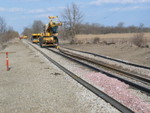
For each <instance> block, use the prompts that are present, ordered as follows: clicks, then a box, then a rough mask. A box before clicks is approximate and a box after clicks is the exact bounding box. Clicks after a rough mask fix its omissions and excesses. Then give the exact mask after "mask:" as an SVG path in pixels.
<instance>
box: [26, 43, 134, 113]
mask: <svg viewBox="0 0 150 113" xmlns="http://www.w3.org/2000/svg"><path fill="white" fill-rule="evenodd" d="M28 44H29V45H30V46H32V47H33V48H34V49H36V50H37V51H38V52H40V53H41V54H42V55H43V56H44V57H45V58H47V59H48V60H49V61H50V62H52V63H53V64H55V65H56V66H57V67H59V68H60V69H61V70H62V71H64V72H65V73H66V74H68V75H69V76H70V77H72V78H73V79H74V80H75V81H77V82H78V83H80V84H81V85H83V86H84V87H85V88H87V89H88V90H90V91H91V92H93V93H94V94H96V95H97V96H98V97H100V98H102V99H104V100H105V101H106V102H108V103H110V104H111V105H112V106H114V107H115V108H116V109H118V110H119V111H121V112H123V113H133V111H132V110H130V109H129V108H128V107H126V106H124V105H123V104H121V103H120V102H118V101H117V100H115V99H113V98H112V97H110V96H108V95H107V94H105V93H104V92H102V91H101V90H99V89H97V88H96V87H94V86H93V85H91V84H89V83H88V82H86V81H85V80H83V79H81V78H80V77H78V76H77V75H75V74H74V73H73V72H71V71H69V70H68V69H66V68H65V67H64V66H62V65H61V64H59V63H58V62H56V61H54V60H53V59H52V58H51V57H49V56H48V55H47V54H46V53H44V52H43V51H41V50H40V49H37V48H36V47H35V46H33V45H32V44H30V43H28ZM48 50H51V51H53V52H54V50H52V49H48ZM55 53H56V51H55ZM57 53H58V54H61V53H60V52H58V51H57Z"/></svg>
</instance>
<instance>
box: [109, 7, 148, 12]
mask: <svg viewBox="0 0 150 113" xmlns="http://www.w3.org/2000/svg"><path fill="white" fill-rule="evenodd" d="M137 9H150V7H142V6H133V7H125V8H122V7H120V8H119V7H118V8H112V9H111V11H120V10H121V11H129V10H137Z"/></svg>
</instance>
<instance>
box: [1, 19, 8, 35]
mask: <svg viewBox="0 0 150 113" xmlns="http://www.w3.org/2000/svg"><path fill="white" fill-rule="evenodd" d="M6 25H7V24H6V22H5V20H4V18H2V17H0V33H4V32H6V31H7V27H6Z"/></svg>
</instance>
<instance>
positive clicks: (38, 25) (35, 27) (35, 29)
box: [32, 20, 44, 33]
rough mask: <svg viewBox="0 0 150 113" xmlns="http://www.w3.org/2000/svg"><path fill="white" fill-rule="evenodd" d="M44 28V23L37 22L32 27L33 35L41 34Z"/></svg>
mask: <svg viewBox="0 0 150 113" xmlns="http://www.w3.org/2000/svg"><path fill="white" fill-rule="evenodd" d="M43 26H44V24H43V22H42V21H40V20H35V21H34V22H33V25H32V32H33V33H41V32H42V31H43Z"/></svg>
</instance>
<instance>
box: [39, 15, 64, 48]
mask: <svg viewBox="0 0 150 113" xmlns="http://www.w3.org/2000/svg"><path fill="white" fill-rule="evenodd" d="M49 19H50V22H49V23H48V24H46V25H45V26H44V31H43V33H41V37H40V38H39V44H40V46H41V47H44V46H56V47H57V46H58V43H59V42H58V37H57V36H58V31H57V30H58V26H61V25H62V23H61V22H58V16H53V17H49Z"/></svg>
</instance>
